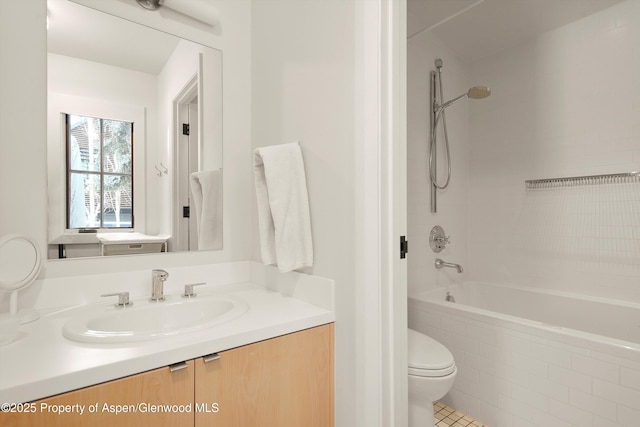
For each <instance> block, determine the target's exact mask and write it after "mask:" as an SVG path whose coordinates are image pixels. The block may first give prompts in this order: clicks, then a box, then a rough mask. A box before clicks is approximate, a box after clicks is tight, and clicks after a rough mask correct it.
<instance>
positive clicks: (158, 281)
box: [149, 270, 169, 301]
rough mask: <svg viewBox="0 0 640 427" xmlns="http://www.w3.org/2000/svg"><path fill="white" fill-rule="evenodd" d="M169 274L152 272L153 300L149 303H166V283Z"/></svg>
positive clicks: (157, 271)
mask: <svg viewBox="0 0 640 427" xmlns="http://www.w3.org/2000/svg"><path fill="white" fill-rule="evenodd" d="M167 277H169V273H167V272H166V271H164V270H151V298H149V301H164V282H165V280H167Z"/></svg>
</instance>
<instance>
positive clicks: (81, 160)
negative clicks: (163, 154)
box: [65, 114, 133, 229]
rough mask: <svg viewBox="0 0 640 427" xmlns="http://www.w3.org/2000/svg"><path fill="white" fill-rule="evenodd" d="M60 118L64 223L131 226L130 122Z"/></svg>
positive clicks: (73, 226) (84, 226)
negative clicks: (64, 150)
mask: <svg viewBox="0 0 640 427" xmlns="http://www.w3.org/2000/svg"><path fill="white" fill-rule="evenodd" d="M65 117H66V127H67V129H66V147H67V228H68V229H87V228H133V154H132V153H133V123H131V122H126V121H119V120H109V119H102V118H96V117H86V116H79V115H72V114H66V115H65Z"/></svg>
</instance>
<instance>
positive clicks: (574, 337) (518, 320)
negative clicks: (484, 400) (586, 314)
mask: <svg viewBox="0 0 640 427" xmlns="http://www.w3.org/2000/svg"><path fill="white" fill-rule="evenodd" d="M465 284H472V285H483V284H485V285H490V286H498V287H507V288H512V289H516V290H528V291H532V292H542V293H547V290H546V289H544V290H540V289H539V288H530V287H524V286H511V285H502V284H493V283H485V282H477V281H469V282H465V283H461V284H452V285H450V286H446V287H438V288H437V289H431V290H429V291H422V292H418V293H413V294H411V295H409V296H408V309H409V312H411V307H412V306H421V305H422V306H424V305H431V308H435V309H436V310H437V311H439V312H443V313H447V314H453V316H456V315H457V316H461V315H460V314H456V312H460V311H461V312H463V313H465V315H466V316H468V317H471V318H472V319H473V320H476V321H479V322H483V323H488V324H491V325H494V326H498V327H502V328H508V329H514V330H516V331H518V332H522V333H526V334H529V335H534V336H536V337H537V338H541V339H545V340H548V339H553V340H555V341H558V342H561V343H564V344H569V345H572V346H575V347H581V348H583V349H585V350H586V351H588V350H591V351H595V352H600V353H603V354H606V355H608V356H613V357H615V358H622V359H627V360H631V361H634V362H640V343H634V342H631V341H625V340H621V339H618V338H611V337H607V336H603V335H597V334H594V333H590V332H584V331H580V330H577V329H572V328H567V327H564V326H555V325H549V324H547V323H544V322H540V321H537V320H530V319H526V318H523V317H517V316H512V315H508V314H503V313H498V312H495V311H490V310H486V309H482V308H476V307H473V306H469V305H465V304H461V303H451V302H447V301H444V296H445V294H446V292H447V291H449V292H451V291H452V290H455V289H456V288H460V287H461V286H464V285H465ZM548 293H550V294H554V295H558V296H564V297H573V296H575V294H571V293H567V292H559V291H549V292H548ZM434 294H435V295H441V297H442V300H440V299H435V298H434V297H433V295H434ZM428 296H431V298H429V297H428ZM578 297H580V299H584V300H587V301H591V302H604V303H607V304H613V305H621V306H625V307H628V308H636V309H638V311H639V313H640V304H635V303H626V302H624V301H619V300H608V299H606V298H600V297H591V296H584V295H578ZM592 356H593V354H592ZM601 359H604V360H607V361H612V362H614V363H618V362H619V361H618V360H610V359H609V358H606V357H601Z"/></svg>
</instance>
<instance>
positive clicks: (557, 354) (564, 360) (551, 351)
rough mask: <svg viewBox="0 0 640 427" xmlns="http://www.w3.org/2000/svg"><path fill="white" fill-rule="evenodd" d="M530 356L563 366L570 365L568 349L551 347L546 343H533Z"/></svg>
mask: <svg viewBox="0 0 640 427" xmlns="http://www.w3.org/2000/svg"><path fill="white" fill-rule="evenodd" d="M531 356H533V357H535V358H537V359H540V360H544V361H545V362H549V363H551V364H554V365H558V366H562V367H564V368H568V367H570V366H571V353H570V352H569V351H567V350H563V349H560V348H554V347H551V346H549V345H548V344H546V343H545V344H544V345H543V344H538V343H534V344H533V346H532V348H531Z"/></svg>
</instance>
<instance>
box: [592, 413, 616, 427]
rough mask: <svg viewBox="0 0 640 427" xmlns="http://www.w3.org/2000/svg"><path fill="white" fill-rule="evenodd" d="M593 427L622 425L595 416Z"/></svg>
mask: <svg viewBox="0 0 640 427" xmlns="http://www.w3.org/2000/svg"><path fill="white" fill-rule="evenodd" d="M593 427H620V424H618V423H617V422H616V421H612V420H610V419H606V418H602V417H599V416H597V415H594V416H593Z"/></svg>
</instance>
